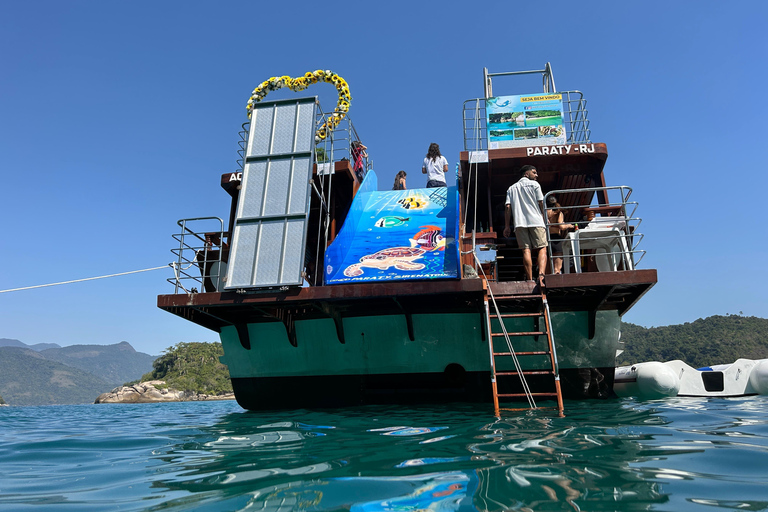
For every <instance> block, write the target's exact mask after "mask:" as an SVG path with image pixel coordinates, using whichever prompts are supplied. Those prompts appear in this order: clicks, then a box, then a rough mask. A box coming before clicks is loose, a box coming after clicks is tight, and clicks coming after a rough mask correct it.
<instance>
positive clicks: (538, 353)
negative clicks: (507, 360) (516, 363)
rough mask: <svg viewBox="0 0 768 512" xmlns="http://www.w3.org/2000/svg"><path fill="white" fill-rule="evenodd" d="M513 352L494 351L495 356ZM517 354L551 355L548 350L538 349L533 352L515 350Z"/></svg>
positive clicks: (507, 354) (508, 354) (509, 354)
mask: <svg viewBox="0 0 768 512" xmlns="http://www.w3.org/2000/svg"><path fill="white" fill-rule="evenodd" d="M512 354H513V352H494V353H493V357H496V356H511V355H512ZM514 355H516V356H546V355H549V351H548V350H536V351H533V352H514Z"/></svg>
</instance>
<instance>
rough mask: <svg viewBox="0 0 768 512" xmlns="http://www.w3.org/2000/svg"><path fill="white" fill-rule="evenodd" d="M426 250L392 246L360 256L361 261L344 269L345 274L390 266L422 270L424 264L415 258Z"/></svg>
mask: <svg viewBox="0 0 768 512" xmlns="http://www.w3.org/2000/svg"><path fill="white" fill-rule="evenodd" d="M425 252H426V251H425V250H424V249H414V248H413V247H390V248H389V249H384V250H381V251H379V252H377V253H375V254H367V255H365V256H363V257H362V258H360V263H355V264H354V265H350V266H348V267H347V268H346V269H345V270H344V275H345V276H347V277H357V276H361V275H363V269H364V268H375V269H378V270H387V269H389V267H395V268H396V269H397V270H402V271H410V270H421V269H423V268H424V264H423V263H414V262H413V260H417V259H419V258H421V256H422V255H423V254H424V253H425Z"/></svg>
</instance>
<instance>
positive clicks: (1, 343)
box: [0, 338, 61, 352]
mask: <svg viewBox="0 0 768 512" xmlns="http://www.w3.org/2000/svg"><path fill="white" fill-rule="evenodd" d="M0 347H19V348H31V349H32V350H37V351H38V352H40V351H41V350H45V349H47V348H61V345H57V344H56V343H35V344H34V345H27V344H26V343H23V342H21V341H19V340H13V339H10V338H0Z"/></svg>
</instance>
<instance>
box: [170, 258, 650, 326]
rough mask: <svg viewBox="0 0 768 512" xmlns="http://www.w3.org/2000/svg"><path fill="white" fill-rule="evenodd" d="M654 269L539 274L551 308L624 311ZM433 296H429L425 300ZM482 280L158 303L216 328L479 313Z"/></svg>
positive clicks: (514, 291)
mask: <svg viewBox="0 0 768 512" xmlns="http://www.w3.org/2000/svg"><path fill="white" fill-rule="evenodd" d="M656 280H657V277H656V270H654V269H650V270H628V271H616V272H594V273H582V274H559V275H547V276H545V281H544V285H545V290H546V293H547V297H548V300H549V304H550V308H551V310H552V311H585V310H586V311H592V312H596V311H599V310H617V311H618V313H619V315H623V314H624V313H626V312H627V311H628V310H629V309H630V308H631V307H632V306H633V305H634V304H635V303H636V302H637V301H638V300H639V299H640V297H642V296H643V295H644V294H645V293H646V292H647V291H648V290H649V289H650V288H651V287H652V286H653V285H654V284H656ZM490 289H491V292H492V293H493V294H494V295H527V294H531V293H534V292H537V291H538V290H537V287H536V285H535V284H534V283H531V282H520V281H510V282H499V283H493V282H491V283H490ZM425 297H432V298H433V299H434V300H425ZM483 297H484V293H483V280H482V279H460V280H452V281H448V280H443V281H400V282H382V283H355V284H347V285H334V286H316V287H305V288H292V289H289V290H287V291H268V292H258V293H245V294H243V293H236V292H234V291H231V292H223V293H196V294H190V295H187V294H175V295H160V296H158V299H157V305H158V307H159V308H161V309H164V310H166V311H168V312H170V313H173V314H175V315H177V316H180V317H182V318H185V319H187V320H189V321H191V322H194V323H196V324H198V325H201V326H203V327H206V328H208V329H212V330H214V331H219V330H220V329H221V328H222V327H224V326H227V325H238V324H240V325H242V324H247V323H251V322H268V321H276V320H280V321H283V322H286V325H287V326H288V327H290V325H291V324H292V322H293V321H295V320H305V319H314V318H334V320H337V321H338V320H340V319H341V318H343V317H349V316H368V315H371V313H372V312H373V311H375V312H376V315H388V314H392V315H395V314H405V315H406V317H408V316H410V315H412V314H424V313H455V312H468V311H477V312H478V313H482V311H483V307H484V306H483Z"/></svg>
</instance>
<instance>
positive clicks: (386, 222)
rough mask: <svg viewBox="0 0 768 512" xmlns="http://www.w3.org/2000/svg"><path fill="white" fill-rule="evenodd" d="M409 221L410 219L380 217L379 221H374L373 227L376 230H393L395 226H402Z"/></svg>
mask: <svg viewBox="0 0 768 512" xmlns="http://www.w3.org/2000/svg"><path fill="white" fill-rule="evenodd" d="M409 220H411V218H410V217H405V218H403V217H394V216H391V215H390V216H387V217H382V218H380V219H379V220H377V221H376V224H375V226H376V227H377V228H393V227H395V226H402V225H403V224H405V223H406V222H407V221H409Z"/></svg>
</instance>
